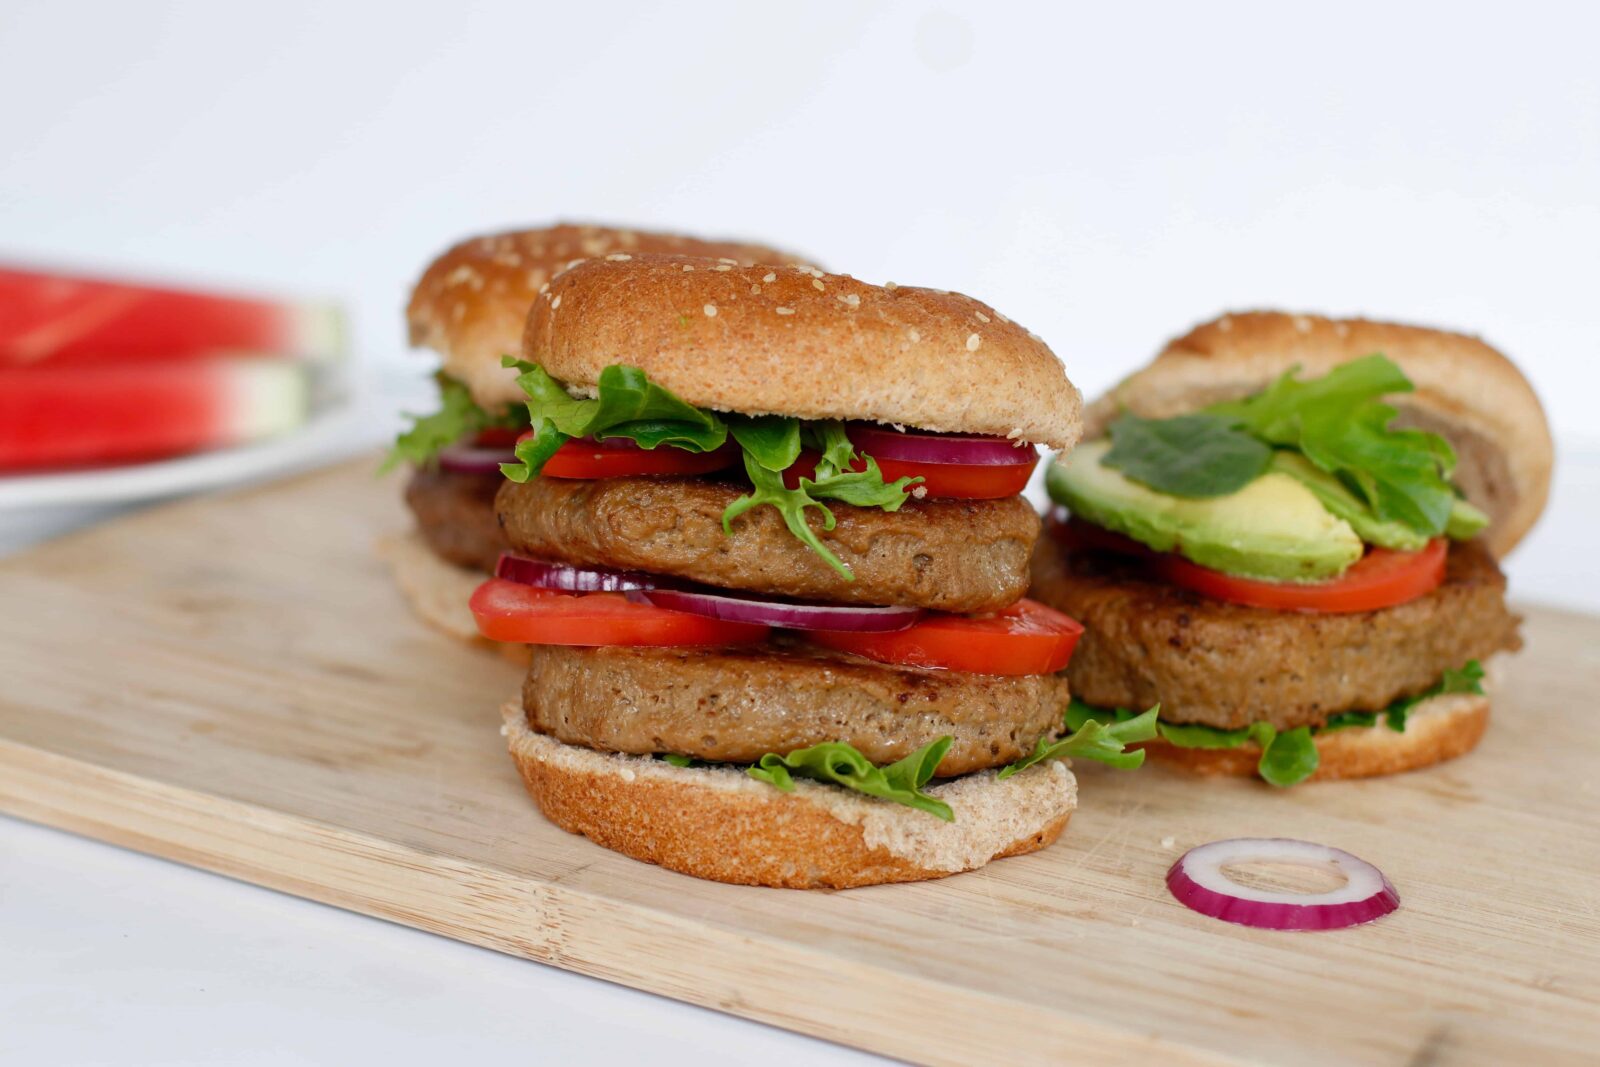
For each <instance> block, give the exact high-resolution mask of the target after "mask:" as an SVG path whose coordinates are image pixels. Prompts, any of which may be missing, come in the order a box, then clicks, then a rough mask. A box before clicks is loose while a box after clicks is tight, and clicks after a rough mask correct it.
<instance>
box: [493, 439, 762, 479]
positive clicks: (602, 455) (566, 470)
mask: <svg viewBox="0 0 1600 1067" xmlns="http://www.w3.org/2000/svg"><path fill="white" fill-rule="evenodd" d="M522 436H523V437H528V436H530V435H529V434H523V435H522ZM519 440H520V438H519ZM737 462H739V446H738V445H735V444H732V443H731V442H730V443H729V444H725V445H723V446H722V447H721V448H719V449H717V450H716V451H714V452H690V451H687V450H686V449H682V448H673V447H672V446H671V445H659V446H657V447H656V448H640V447H639V446H638V445H636V444H634V443H633V442H632V441H629V440H627V439H626V438H618V439H615V440H611V441H599V442H596V441H589V440H585V439H583V438H574V439H573V440H571V441H568V442H567V443H566V444H564V445H562V446H561V447H560V448H559V449H557V450H556V454H555V455H553V456H551V457H550V459H549V460H548V461H546V463H545V465H544V469H543V470H541V471H540V472H539V473H540V474H542V475H544V476H545V477H546V478H627V477H631V476H634V475H641V474H658V475H660V474H680V475H691V474H710V473H712V472H713V471H720V470H723V469H724V468H726V467H731V466H733V465H734V464H735V463H737Z"/></svg>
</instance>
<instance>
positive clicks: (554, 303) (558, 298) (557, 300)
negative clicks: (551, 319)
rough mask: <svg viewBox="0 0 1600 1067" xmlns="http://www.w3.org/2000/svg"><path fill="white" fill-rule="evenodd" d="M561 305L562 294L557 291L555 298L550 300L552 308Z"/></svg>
mask: <svg viewBox="0 0 1600 1067" xmlns="http://www.w3.org/2000/svg"><path fill="white" fill-rule="evenodd" d="M560 306H561V294H560V293H557V294H556V298H555V299H554V300H552V301H550V310H551V311H554V310H555V309H556V308H558V307H560Z"/></svg>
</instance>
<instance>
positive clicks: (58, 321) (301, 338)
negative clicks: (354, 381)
mask: <svg viewBox="0 0 1600 1067" xmlns="http://www.w3.org/2000/svg"><path fill="white" fill-rule="evenodd" d="M343 351H344V330H343V325H342V320H341V317H340V315H339V312H338V310H337V309H336V308H334V307H332V306H330V305H324V304H316V303H307V302H296V301H273V300H260V299H255V298H249V297H241V296H231V295H224V294H217V293H204V292H191V291H185V290H178V289H171V288H166V287H158V286H147V285H140V284H137V283H130V282H120V281H110V280H104V279H92V278H76V277H67V276H62V275H55V274H47V273H43V272H40V271H31V270H24V269H20V268H8V267H0V368H14V367H29V366H39V365H41V364H49V365H59V366H91V365H92V366H100V365H106V364H113V363H119V364H120V363H129V362H134V361H141V362H142V361H145V360H154V361H158V362H167V361H172V360H182V359H196V358H203V357H210V356H216V355H223V354H226V355H259V356H268V357H272V358H278V359H289V360H326V359H332V358H336V357H338V356H339V355H341V354H342V353H343Z"/></svg>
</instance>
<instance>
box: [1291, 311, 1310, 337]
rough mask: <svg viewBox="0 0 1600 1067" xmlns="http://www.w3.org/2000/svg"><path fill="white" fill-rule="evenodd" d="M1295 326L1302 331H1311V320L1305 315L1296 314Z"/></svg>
mask: <svg viewBox="0 0 1600 1067" xmlns="http://www.w3.org/2000/svg"><path fill="white" fill-rule="evenodd" d="M1294 328H1295V329H1296V330H1298V331H1299V332H1301V333H1310V332H1311V320H1310V319H1308V318H1306V317H1305V316H1304V315H1296V316H1295V317H1294Z"/></svg>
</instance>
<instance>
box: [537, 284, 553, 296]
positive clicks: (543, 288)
mask: <svg viewBox="0 0 1600 1067" xmlns="http://www.w3.org/2000/svg"><path fill="white" fill-rule="evenodd" d="M549 291H550V283H549V282H544V283H542V284H540V286H539V295H540V296H543V295H544V294H546V293H548V292H549Z"/></svg>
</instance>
